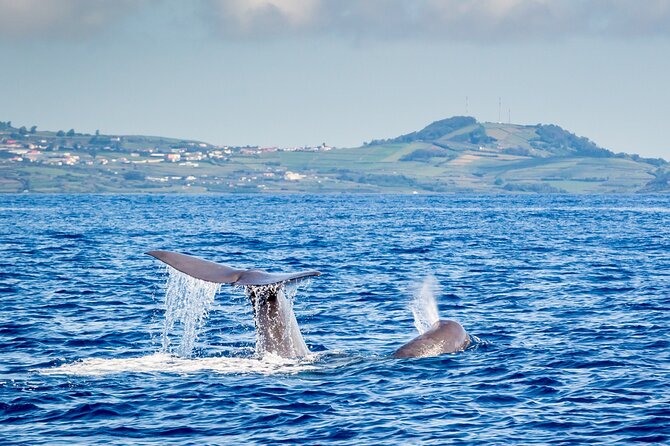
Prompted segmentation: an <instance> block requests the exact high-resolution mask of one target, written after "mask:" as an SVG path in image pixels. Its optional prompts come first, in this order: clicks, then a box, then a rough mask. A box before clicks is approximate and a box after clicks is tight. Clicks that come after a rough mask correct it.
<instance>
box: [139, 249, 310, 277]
mask: <svg viewBox="0 0 670 446" xmlns="http://www.w3.org/2000/svg"><path fill="white" fill-rule="evenodd" d="M146 254H149V255H150V256H152V257H155V258H157V259H158V260H160V261H161V262H163V263H166V264H168V265H170V266H171V267H173V268H174V269H176V270H177V271H181V272H182V273H184V274H187V275H189V276H191V277H195V278H196V279H200V280H204V281H206V282H213V283H229V284H231V285H272V284H273V283H281V282H290V281H293V280H299V279H303V278H305V277H311V276H319V275H321V273H320V272H318V271H302V272H297V273H268V272H266V271H262V270H258V269H249V270H244V269H235V268H231V267H230V266H226V265H220V264H218V263H214V262H209V261H207V260H203V259H199V258H197V257H193V256H189V255H186V254H180V253H178V252H172V251H149V252H147V253H146Z"/></svg>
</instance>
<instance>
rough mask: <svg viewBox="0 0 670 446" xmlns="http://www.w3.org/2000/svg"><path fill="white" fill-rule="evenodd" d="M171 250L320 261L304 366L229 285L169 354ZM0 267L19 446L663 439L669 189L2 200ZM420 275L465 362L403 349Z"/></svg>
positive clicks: (3, 374)
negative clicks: (283, 353)
mask: <svg viewBox="0 0 670 446" xmlns="http://www.w3.org/2000/svg"><path fill="white" fill-rule="evenodd" d="M156 249H164V250H171V251H177V252H181V253H186V254H190V255H194V256H198V257H201V258H204V259H207V260H211V261H216V262H219V263H223V264H227V265H231V266H234V267H237V268H261V269H265V270H268V271H277V272H292V271H301V270H311V269H315V270H318V271H320V272H321V273H322V275H321V276H319V277H314V278H312V279H311V280H309V281H307V282H303V283H300V284H299V286H298V288H297V290H296V294H295V297H294V298H293V307H294V310H295V314H296V316H297V320H298V323H299V326H300V329H301V331H302V335H303V337H304V339H305V342H306V343H307V347H308V348H309V350H310V352H311V353H310V355H308V356H307V357H305V358H301V359H282V358H278V357H269V356H266V357H259V355H257V353H256V348H255V345H256V344H255V342H256V339H255V331H254V316H253V312H252V309H251V306H250V304H249V303H248V301H247V298H246V297H245V296H244V293H243V290H240V289H239V288H234V287H230V286H227V285H223V286H222V287H221V289H220V291H218V292H217V293H216V295H215V296H214V299H213V302H211V305H209V306H208V308H207V311H205V312H203V313H202V316H203V318H202V321H201V323H199V325H198V327H196V332H195V337H194V338H193V339H191V341H193V345H192V346H189V348H188V349H185V350H175V349H172V348H171V347H169V346H166V345H167V344H166V342H165V339H166V336H167V337H169V338H170V339H171V340H172V341H173V344H172V345H177V344H179V342H181V341H182V339H180V336H181V337H183V334H180V333H179V332H178V330H177V329H176V328H175V327H166V323H165V320H166V302H165V297H166V281H167V277H168V276H167V274H166V269H165V268H164V267H163V266H162V265H161V264H160V263H159V262H158V261H156V260H155V259H153V258H152V257H150V256H147V255H145V254H144V253H145V252H146V251H150V250H156ZM0 262H2V267H1V268H0V299H1V303H2V306H1V309H0V359H1V361H0V420H1V422H0V443H2V444H3V445H10V444H29V445H39V444H68V445H69V444H87V445H88V444H106V445H116V444H119V445H121V444H161V445H162V444H252V445H253V444H258V445H261V444H262V445H264V444H347V445H349V444H375V445H396V444H426V445H431V444H434V445H441V444H501V445H503V444H573V443H574V444H585V443H588V444H612V443H617V442H618V443H637V442H647V443H652V444H669V443H670V314H669V313H668V310H670V196H667V195H641V196H639V195H620V196H610V195H607V196H572V195H500V196H476V195H472V196H454V195H411V196H407V195H281V196H266V195H199V196H185V195H27V194H26V195H2V196H0ZM426 284H428V285H430V286H428V287H427V286H426ZM422 287H423V290H424V292H426V289H427V288H429V291H430V293H431V295H432V296H433V297H434V298H435V300H436V301H437V304H438V308H439V314H440V317H442V318H444V319H455V320H457V321H459V322H460V323H461V324H462V325H463V326H464V327H465V329H466V330H467V331H468V333H470V335H471V336H472V337H473V340H475V342H473V344H472V345H471V346H470V347H469V348H468V349H467V350H466V351H463V352H460V353H455V354H448V355H442V356H438V357H432V358H415V359H393V358H391V356H390V355H391V354H392V353H393V351H394V350H395V349H396V348H398V347H399V346H401V345H402V344H404V343H405V342H407V341H409V340H410V339H412V338H413V337H415V336H417V334H418V332H417V329H416V328H415V325H414V318H413V313H412V311H411V308H410V306H411V303H412V300H413V299H414V298H415V297H416V296H417V293H419V294H420V293H421V289H422ZM212 291H216V290H212ZM168 306H169V305H168ZM191 347H192V348H191Z"/></svg>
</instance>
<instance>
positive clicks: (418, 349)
mask: <svg viewBox="0 0 670 446" xmlns="http://www.w3.org/2000/svg"><path fill="white" fill-rule="evenodd" d="M468 345H470V336H468V334H467V333H466V332H465V329H464V328H463V326H462V325H461V324H459V323H458V322H456V321H451V320H439V321H437V322H435V324H433V326H432V327H430V330H428V331H427V332H425V333H423V334H422V335H419V336H417V337H416V338H414V339H412V340H411V341H409V342H408V343H407V344H405V345H403V346H402V347H400V348H399V349H398V350H396V351H395V353H393V357H394V358H424V357H428V356H438V355H443V354H445V353H455V352H459V351H463V350H465V349H466V348H468Z"/></svg>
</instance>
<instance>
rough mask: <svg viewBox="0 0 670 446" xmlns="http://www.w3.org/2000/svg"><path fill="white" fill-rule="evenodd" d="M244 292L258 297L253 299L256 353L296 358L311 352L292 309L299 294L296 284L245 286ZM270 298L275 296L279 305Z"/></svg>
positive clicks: (249, 295)
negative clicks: (273, 303) (270, 302)
mask: <svg viewBox="0 0 670 446" xmlns="http://www.w3.org/2000/svg"><path fill="white" fill-rule="evenodd" d="M244 292H245V294H246V295H247V297H251V296H255V297H254V298H253V299H251V301H252V303H253V305H254V322H255V324H256V355H258V356H260V357H264V356H266V355H267V354H275V355H280V356H282V357H286V358H295V357H301V356H305V355H307V354H308V353H309V349H308V348H307V344H305V340H304V339H303V337H302V334H301V333H300V328H299V327H298V321H297V320H296V317H295V313H294V312H293V301H294V298H295V295H296V293H297V285H296V284H295V283H292V284H287V283H274V284H270V285H262V286H246V287H245V288H244ZM275 296H276V297H275ZM270 298H275V299H276V302H277V305H276V306H271V305H268V304H267V300H268V299H270Z"/></svg>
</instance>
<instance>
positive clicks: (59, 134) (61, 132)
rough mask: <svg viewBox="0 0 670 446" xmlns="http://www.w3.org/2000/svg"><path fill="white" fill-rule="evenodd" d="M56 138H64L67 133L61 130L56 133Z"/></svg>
mask: <svg viewBox="0 0 670 446" xmlns="http://www.w3.org/2000/svg"><path fill="white" fill-rule="evenodd" d="M56 136H60V137H63V136H65V132H64V131H62V130H59V131H58V132H57V133H56Z"/></svg>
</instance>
